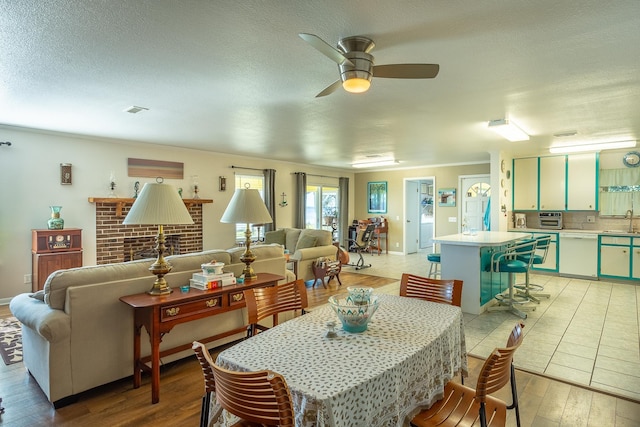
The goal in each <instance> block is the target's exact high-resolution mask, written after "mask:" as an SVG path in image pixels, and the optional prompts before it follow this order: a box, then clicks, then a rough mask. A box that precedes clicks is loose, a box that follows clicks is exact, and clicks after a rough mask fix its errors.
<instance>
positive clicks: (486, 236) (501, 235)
mask: <svg viewBox="0 0 640 427" xmlns="http://www.w3.org/2000/svg"><path fill="white" fill-rule="evenodd" d="M528 237H531V233H518V232H508V231H478V232H477V233H475V234H474V235H472V234H464V233H459V234H450V235H448V236H441V237H436V238H434V239H433V240H434V242H436V243H440V244H445V245H460V246H501V245H504V244H506V243H510V242H513V241H516V240H520V239H526V238H528Z"/></svg>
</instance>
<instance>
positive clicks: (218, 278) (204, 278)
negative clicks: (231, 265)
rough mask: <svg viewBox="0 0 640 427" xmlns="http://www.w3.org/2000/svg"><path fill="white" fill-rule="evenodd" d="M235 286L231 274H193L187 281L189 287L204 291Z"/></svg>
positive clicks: (234, 280) (234, 279)
mask: <svg viewBox="0 0 640 427" xmlns="http://www.w3.org/2000/svg"><path fill="white" fill-rule="evenodd" d="M235 284H236V278H235V276H234V275H233V273H193V277H192V278H191V279H190V280H189V286H191V287H192V288H196V289H200V290H205V291H206V290H208V289H216V288H220V287H222V286H229V285H235Z"/></svg>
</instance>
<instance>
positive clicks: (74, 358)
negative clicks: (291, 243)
mask: <svg viewBox="0 0 640 427" xmlns="http://www.w3.org/2000/svg"><path fill="white" fill-rule="evenodd" d="M252 250H253V252H254V254H255V255H256V257H257V259H256V261H255V262H254V263H253V264H252V266H253V268H254V270H255V271H256V272H258V273H260V272H268V273H274V274H279V275H281V276H284V277H287V279H286V280H285V281H289V280H293V274H292V273H291V272H287V270H286V268H285V258H284V253H283V249H282V247H281V246H279V245H262V246H259V247H255V248H253V249H252ZM243 252H244V248H233V249H230V250H228V251H225V250H209V251H204V252H199V253H193V254H185V255H175V256H170V257H167V258H166V259H167V261H169V262H170V263H171V265H172V266H173V269H172V271H171V273H169V274H167V275H166V276H165V277H166V279H167V282H168V284H169V286H171V287H173V288H177V287H179V286H180V285H182V284H188V283H189V279H190V278H191V275H192V273H194V272H197V271H200V265H201V264H202V263H206V262H210V261H211V260H213V259H215V260H216V261H219V262H224V263H225V267H224V270H225V271H227V272H233V273H234V274H235V275H236V276H239V275H240V274H241V272H242V269H243V268H244V264H243V263H242V262H240V256H241V255H242V253H243ZM152 262H153V260H152V259H145V260H139V261H133V262H126V263H117V264H107V265H99V266H90V267H80V268H74V269H69V270H59V271H57V272H54V273H52V274H51V275H50V276H49V277H48V278H47V281H46V283H45V285H44V290H43V291H40V292H39V293H36V294H21V295H18V296H16V297H15V298H13V299H12V300H11V303H10V309H11V312H12V313H13V315H14V316H15V317H17V318H18V320H20V322H21V323H22V345H23V357H24V365H25V367H26V368H27V369H28V370H29V372H30V373H31V375H32V376H33V377H34V378H35V380H36V381H37V382H38V384H39V385H40V387H41V388H42V390H43V391H44V393H45V394H46V396H47V398H48V399H49V401H51V402H52V403H53V405H54V407H56V408H57V407H60V406H63V405H65V404H67V403H70V402H73V401H74V400H75V395H77V394H78V393H80V392H83V391H85V390H89V389H91V388H94V387H97V386H100V385H103V384H107V383H109V382H112V381H115V380H118V379H121V378H124V377H127V376H131V375H132V374H133V310H132V309H131V307H129V306H127V305H126V304H124V303H123V302H121V301H120V300H119V298H120V297H121V296H124V295H131V294H137V293H142V292H146V291H148V290H149V289H150V288H151V285H152V284H153V281H154V276H153V275H152V274H151V273H150V272H149V270H148V268H149V266H150V265H151V263H152ZM283 282H284V281H283ZM177 292H179V290H177ZM246 324H247V314H246V310H245V309H240V310H233V311H230V312H226V313H222V314H219V315H216V316H210V317H207V318H204V319H200V320H197V321H194V322H189V323H184V324H180V325H177V326H176V327H175V328H174V329H173V330H172V331H171V333H169V334H167V335H165V336H164V338H163V340H162V343H161V346H160V351H162V350H163V349H167V348H173V347H176V346H177V345H180V344H185V343H191V342H192V341H194V340H198V339H202V338H204V337H208V336H212V335H215V334H217V333H220V332H224V331H227V330H231V329H235V328H238V327H241V326H243V325H246ZM142 333H143V336H142V340H141V342H142V355H143V356H144V355H149V354H150V347H149V339H148V335H147V333H146V331H145V330H144V328H143V332H142ZM243 336H244V334H237V335H234V336H230V337H227V338H225V339H224V340H220V341H215V342H212V343H209V344H208V346H209V347H214V346H218V345H221V344H224V343H227V342H230V341H234V340H237V339H240V338H242V337H243ZM191 355H193V352H192V351H191V350H187V351H184V352H181V353H176V354H173V355H171V356H168V357H164V358H163V359H162V362H163V363H166V362H170V361H172V360H176V359H179V358H183V357H187V356H191Z"/></svg>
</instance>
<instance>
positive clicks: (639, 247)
mask: <svg viewBox="0 0 640 427" xmlns="http://www.w3.org/2000/svg"><path fill="white" fill-rule="evenodd" d="M633 240H634V242H633V247H632V248H631V251H632V253H631V266H632V269H631V278H632V279H640V238H636V239H633Z"/></svg>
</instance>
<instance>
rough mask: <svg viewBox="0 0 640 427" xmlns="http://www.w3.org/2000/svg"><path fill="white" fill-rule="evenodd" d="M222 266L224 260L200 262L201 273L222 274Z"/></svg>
mask: <svg viewBox="0 0 640 427" xmlns="http://www.w3.org/2000/svg"><path fill="white" fill-rule="evenodd" d="M222 267H224V262H215V261H212V262H209V263H206V264H200V268H202V274H222Z"/></svg>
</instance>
